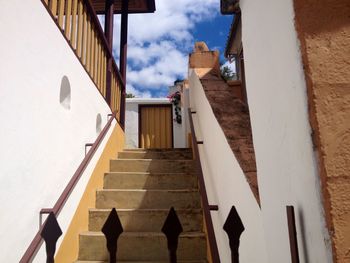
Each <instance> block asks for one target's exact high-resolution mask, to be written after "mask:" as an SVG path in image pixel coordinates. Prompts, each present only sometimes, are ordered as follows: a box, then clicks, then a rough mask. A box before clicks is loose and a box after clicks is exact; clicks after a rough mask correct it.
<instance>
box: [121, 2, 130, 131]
mask: <svg viewBox="0 0 350 263" xmlns="http://www.w3.org/2000/svg"><path fill="white" fill-rule="evenodd" d="M128 8H129V0H122V13H121V14H122V18H121V30H120V63H119V68H120V73H121V76H122V78H123V81H124V87H123V89H122V92H121V93H122V94H121V95H122V96H121V105H120V106H121V107H120V123H121V125H122V126H123V127H124V123H125V97H126V96H125V88H126V65H127V50H128Z"/></svg>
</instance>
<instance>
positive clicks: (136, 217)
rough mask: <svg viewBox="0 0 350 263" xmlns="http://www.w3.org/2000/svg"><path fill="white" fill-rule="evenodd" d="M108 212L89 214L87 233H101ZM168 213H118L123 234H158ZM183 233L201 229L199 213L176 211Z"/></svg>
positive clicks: (92, 212) (200, 214)
mask: <svg viewBox="0 0 350 263" xmlns="http://www.w3.org/2000/svg"><path fill="white" fill-rule="evenodd" d="M109 213H110V211H96V210H92V211H90V212H89V231H101V229H102V226H103V224H104V223H105V222H106V219H107V217H108V215H109ZM167 215H168V211H166V210H164V211H118V216H119V218H120V221H121V223H122V226H123V229H124V231H125V232H138V231H139V232H160V231H161V228H162V226H163V224H164V222H165V219H166V217H167ZM177 215H178V217H179V219H180V222H181V225H182V228H183V230H184V232H196V231H198V232H200V231H202V229H203V222H202V213H201V211H196V210H189V211H177Z"/></svg>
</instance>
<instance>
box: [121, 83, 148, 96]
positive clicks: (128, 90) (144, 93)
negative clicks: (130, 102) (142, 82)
mask: <svg viewBox="0 0 350 263" xmlns="http://www.w3.org/2000/svg"><path fill="white" fill-rule="evenodd" d="M126 93H131V94H133V95H134V96H135V97H137V98H151V97H152V94H151V92H149V91H140V90H138V89H136V88H135V87H134V86H133V85H131V84H126Z"/></svg>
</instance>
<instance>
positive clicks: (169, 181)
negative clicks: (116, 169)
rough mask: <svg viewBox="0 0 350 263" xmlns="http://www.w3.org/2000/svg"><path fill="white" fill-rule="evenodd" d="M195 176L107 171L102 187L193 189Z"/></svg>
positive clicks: (195, 182) (195, 180) (195, 186)
mask: <svg viewBox="0 0 350 263" xmlns="http://www.w3.org/2000/svg"><path fill="white" fill-rule="evenodd" d="M197 185H198V183H197V178H196V176H195V175H190V174H133V173H108V174H106V175H105V178H104V189H195V188H197Z"/></svg>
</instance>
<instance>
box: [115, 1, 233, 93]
mask: <svg viewBox="0 0 350 263" xmlns="http://www.w3.org/2000/svg"><path fill="white" fill-rule="evenodd" d="M156 8H157V10H156V12H155V13H154V14H134V15H130V16H129V34H128V35H129V38H128V71H127V92H130V93H133V94H134V95H136V96H137V97H164V96H166V95H167V92H168V86H171V85H172V84H173V83H174V81H175V80H176V79H184V78H186V77H187V71H188V67H187V63H188V54H189V53H190V52H191V51H192V50H193V46H194V43H195V42H196V41H205V42H206V43H207V45H208V47H209V49H218V50H219V51H220V54H222V53H223V51H224V48H225V44H226V39H227V35H228V32H229V28H230V25H231V22H232V16H222V15H221V14H220V1H219V0H177V1H173V0H156ZM114 24H115V33H114V45H113V49H114V54H115V57H116V59H118V55H119V33H118V32H119V28H120V18H119V17H118V16H115V23H114ZM221 57H222V55H221ZM222 58H223V57H222Z"/></svg>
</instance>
